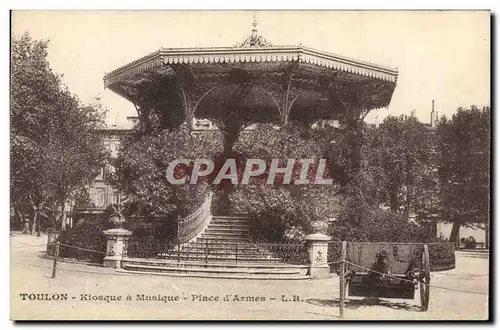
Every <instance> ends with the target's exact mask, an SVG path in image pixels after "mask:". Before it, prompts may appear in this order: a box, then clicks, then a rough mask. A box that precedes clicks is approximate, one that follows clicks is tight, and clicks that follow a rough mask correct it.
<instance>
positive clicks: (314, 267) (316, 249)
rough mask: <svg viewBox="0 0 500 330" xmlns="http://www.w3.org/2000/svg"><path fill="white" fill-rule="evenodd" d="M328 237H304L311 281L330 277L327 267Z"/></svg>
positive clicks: (328, 267) (322, 235) (319, 234)
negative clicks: (307, 251) (307, 250)
mask: <svg viewBox="0 0 500 330" xmlns="http://www.w3.org/2000/svg"><path fill="white" fill-rule="evenodd" d="M330 239H331V237H330V236H327V235H324V234H321V233H315V234H311V235H308V236H306V241H307V244H308V248H309V258H310V262H311V268H310V269H309V273H310V275H311V278H312V279H322V278H329V277H330V266H329V265H328V261H327V255H328V241H329V240H330Z"/></svg>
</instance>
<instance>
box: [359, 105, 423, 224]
mask: <svg viewBox="0 0 500 330" xmlns="http://www.w3.org/2000/svg"><path fill="white" fill-rule="evenodd" d="M431 138H432V134H430V132H429V130H428V129H427V128H425V126H424V125H422V124H421V123H420V122H419V121H418V119H417V118H416V117H414V116H413V115H411V116H400V117H394V116H388V117H386V118H385V119H384V121H383V122H382V123H381V124H380V126H379V127H378V128H374V127H372V128H370V129H369V130H367V138H366V143H365V146H364V148H363V149H364V155H365V157H364V158H365V162H364V165H365V166H364V168H363V172H364V173H365V175H367V178H369V179H371V180H372V182H373V186H372V187H373V191H372V192H371V194H372V196H371V198H372V200H373V201H375V202H376V206H378V205H380V204H382V205H387V206H389V207H390V209H391V210H392V211H393V212H397V213H402V214H403V215H404V216H405V217H406V218H408V216H409V214H410V213H415V212H417V211H418V207H419V206H421V204H420V203H419V202H420V200H421V198H422V197H423V198H427V197H428V196H426V195H425V196H424V195H423V193H424V192H426V191H427V189H426V188H427V185H428V183H429V182H428V179H429V178H428V176H429V170H430V169H431V167H432V164H431V162H432V158H431V150H432V145H431V141H432V140H431Z"/></svg>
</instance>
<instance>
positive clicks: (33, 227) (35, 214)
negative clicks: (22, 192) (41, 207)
mask: <svg viewBox="0 0 500 330" xmlns="http://www.w3.org/2000/svg"><path fill="white" fill-rule="evenodd" d="M37 221H38V211H37V210H35V211H34V212H33V220H32V221H31V226H30V235H34V234H35V232H36V227H37V226H36V224H37Z"/></svg>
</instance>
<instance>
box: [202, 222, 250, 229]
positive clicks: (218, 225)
mask: <svg viewBox="0 0 500 330" xmlns="http://www.w3.org/2000/svg"><path fill="white" fill-rule="evenodd" d="M248 227H249V226H248V224H242V223H213V222H210V224H209V225H208V227H207V228H220V229H225V228H230V229H232V228H234V229H248Z"/></svg>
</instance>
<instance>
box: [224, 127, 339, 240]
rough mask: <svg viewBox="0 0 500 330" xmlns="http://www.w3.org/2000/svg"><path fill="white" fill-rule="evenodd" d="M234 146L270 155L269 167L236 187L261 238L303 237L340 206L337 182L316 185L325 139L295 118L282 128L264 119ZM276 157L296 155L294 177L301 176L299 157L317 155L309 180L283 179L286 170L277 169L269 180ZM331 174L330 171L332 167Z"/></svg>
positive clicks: (241, 207)
mask: <svg viewBox="0 0 500 330" xmlns="http://www.w3.org/2000/svg"><path fill="white" fill-rule="evenodd" d="M234 150H235V151H237V152H239V153H241V154H242V155H243V157H244V158H246V159H250V158H253V159H255V158H258V159H263V160H266V161H267V169H268V170H267V171H266V172H264V173H263V174H262V175H261V176H260V177H256V178H254V180H253V181H252V180H251V181H250V184H248V185H241V186H239V187H238V189H236V190H235V191H234V192H233V194H232V196H231V199H232V200H233V205H236V206H237V207H238V211H241V212H246V213H249V214H250V215H251V216H252V219H253V221H254V223H253V224H252V229H253V235H254V236H255V237H256V238H257V239H262V240H270V241H279V240H281V239H283V238H289V239H297V238H303V237H304V236H305V235H306V234H309V233H311V232H313V231H314V230H318V229H319V228H318V227H320V226H321V225H323V226H324V223H325V221H326V219H327V218H329V217H331V216H332V215H333V214H334V213H335V210H336V207H337V204H338V201H337V196H336V192H337V190H338V187H337V186H336V185H316V184H314V180H315V177H316V172H317V164H318V160H319V158H321V155H322V150H321V143H320V139H319V137H318V136H317V135H315V134H314V132H308V131H304V130H303V129H302V127H300V126H295V125H293V124H290V125H287V126H286V127H283V128H280V129H277V128H275V127H273V126H272V125H258V126H257V127H256V129H255V130H254V131H252V132H249V133H247V134H243V135H242V136H240V139H239V140H238V141H236V143H235V146H234ZM272 159H279V160H281V163H280V166H284V162H285V160H288V159H293V160H295V164H296V166H294V169H293V172H292V180H291V182H292V183H293V182H294V180H295V179H298V178H299V176H300V165H299V164H298V162H297V161H298V160H299V159H313V160H315V162H314V163H313V164H311V165H310V168H309V175H308V179H309V183H308V184H301V185H295V184H290V185H282V184H280V182H282V180H283V178H284V177H283V175H279V174H278V175H277V176H276V180H275V183H274V184H267V178H268V174H269V165H270V161H271V160H272ZM324 176H325V177H326V178H328V177H329V174H328V172H327V171H326V173H325V175H324Z"/></svg>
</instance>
